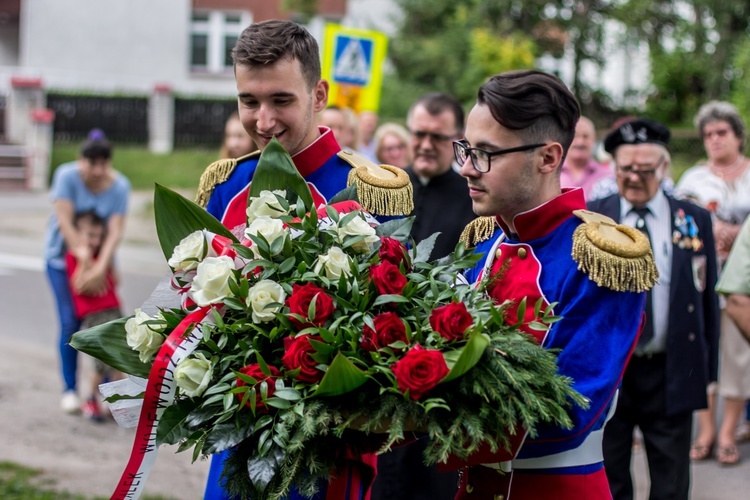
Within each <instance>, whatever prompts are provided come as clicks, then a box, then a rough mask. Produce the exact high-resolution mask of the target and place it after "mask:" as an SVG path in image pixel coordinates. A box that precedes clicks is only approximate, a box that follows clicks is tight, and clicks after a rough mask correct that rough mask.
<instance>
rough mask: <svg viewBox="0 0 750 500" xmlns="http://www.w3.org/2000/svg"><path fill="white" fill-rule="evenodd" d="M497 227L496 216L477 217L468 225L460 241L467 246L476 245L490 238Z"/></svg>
mask: <svg viewBox="0 0 750 500" xmlns="http://www.w3.org/2000/svg"><path fill="white" fill-rule="evenodd" d="M496 227H497V219H495V218H494V217H477V218H476V219H474V220H473V221H471V222H469V223H468V224H467V225H466V227H465V228H464V230H463V231H462V232H461V236H460V237H459V238H458V241H460V242H462V243H463V244H464V246H465V247H466V248H471V247H475V246H477V244H478V243H481V242H483V241H485V240H488V239H490V238H491V237H492V235H493V234H494V233H495V228H496Z"/></svg>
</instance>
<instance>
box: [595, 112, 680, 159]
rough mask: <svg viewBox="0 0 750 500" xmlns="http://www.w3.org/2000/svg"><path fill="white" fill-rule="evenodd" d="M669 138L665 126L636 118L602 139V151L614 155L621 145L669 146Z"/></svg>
mask: <svg viewBox="0 0 750 500" xmlns="http://www.w3.org/2000/svg"><path fill="white" fill-rule="evenodd" d="M670 136H671V134H670V132H669V129H668V128H667V127H666V125H662V124H661V123H659V122H655V121H654V120H649V119H647V118H636V119H635V120H631V121H629V122H625V123H623V124H622V125H620V126H619V127H617V128H616V129H615V130H613V131H612V132H610V133H609V134H608V135H607V137H605V138H604V151H606V152H607V153H609V154H614V152H615V149H617V148H618V147H619V146H621V145H623V144H645V143H651V144H661V145H662V146H666V145H667V144H669V137H670Z"/></svg>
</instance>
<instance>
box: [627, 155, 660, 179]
mask: <svg viewBox="0 0 750 500" xmlns="http://www.w3.org/2000/svg"><path fill="white" fill-rule="evenodd" d="M666 159H667V157H666V155H661V158H659V161H657V162H656V165H654V166H653V167H652V166H651V165H643V164H638V163H632V164H630V165H623V166H619V165H618V166H617V168H616V170H617V175H619V176H620V177H627V176H629V175H630V174H635V175H637V176H638V177H640V178H641V179H649V178H651V177H653V176H654V174H656V171H657V170H659V167H661V164H662V163H664V160H666ZM636 166H637V167H638V168H637V169H635V168H633V167H636Z"/></svg>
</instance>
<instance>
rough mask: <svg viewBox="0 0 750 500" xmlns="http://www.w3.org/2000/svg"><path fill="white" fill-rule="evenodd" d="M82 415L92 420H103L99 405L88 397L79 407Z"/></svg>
mask: <svg viewBox="0 0 750 500" xmlns="http://www.w3.org/2000/svg"><path fill="white" fill-rule="evenodd" d="M81 411H82V412H83V416H84V417H86V418H88V419H89V420H92V421H94V422H101V421H103V420H104V418H103V417H102V412H101V410H99V405H98V404H97V403H96V401H94V400H93V399H89V400H88V401H86V402H85V403H84V404H83V408H81Z"/></svg>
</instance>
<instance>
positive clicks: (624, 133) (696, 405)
mask: <svg viewBox="0 0 750 500" xmlns="http://www.w3.org/2000/svg"><path fill="white" fill-rule="evenodd" d="M669 138H670V132H669V129H668V128H667V127H665V126H664V125H662V124H661V123H658V122H655V121H652V120H648V119H643V118H640V119H636V120H634V121H631V122H628V123H625V124H622V125H621V126H619V127H618V128H617V129H615V130H614V131H612V132H610V134H609V135H608V136H607V137H606V139H605V141H604V148H605V149H606V150H607V152H608V153H610V154H611V155H613V160H614V162H615V172H616V178H617V186H618V189H619V192H618V193H617V194H615V195H612V196H609V197H607V198H603V199H601V200H596V201H594V202H591V203H590V204H589V208H590V209H591V210H593V211H596V212H600V213H602V214H605V215H608V216H610V217H611V218H612V219H614V220H615V221H618V222H620V223H622V224H624V225H627V226H631V227H635V228H637V229H639V230H640V231H642V232H643V233H645V234H647V235H649V237H650V240H651V247H652V249H653V253H654V259H655V261H656V267H657V269H658V271H659V282H658V283H657V285H656V286H655V287H654V288H653V289H652V290H651V291H650V292H649V295H650V297H649V300H647V304H646V308H647V310H646V321H645V324H644V328H643V332H642V333H641V336H640V338H639V340H638V344H637V346H636V349H635V352H634V354H633V357H632V358H631V360H630V362H629V363H628V365H627V369H626V370H625V375H624V377H623V382H622V388H621V389H620V397H619V399H618V402H617V410H616V412H615V414H614V416H613V417H612V419H611V420H610V422H609V423H608V424H607V427H606V429H605V431H604V465H605V469H606V471H607V478H608V479H609V484H610V488H611V489H612V495H613V497H614V498H615V500H620V499H632V498H633V481H632V478H631V475H630V461H631V450H632V445H633V430H634V428H635V427H636V426H637V427H639V428H640V430H641V433H642V434H643V440H644V444H645V449H646V455H647V457H648V463H649V475H650V478H651V492H650V495H649V497H650V498H654V499H656V498H670V499H685V500H687V498H688V496H689V489H690V439H691V433H692V427H693V411H694V410H698V409H701V408H706V407H707V404H708V401H707V399H706V388H707V386H708V384H709V383H710V382H713V381H716V378H717V365H718V361H717V359H718V347H717V346H718V336H719V316H720V315H719V304H718V299H717V295H716V293H715V292H714V288H715V285H716V274H717V270H716V251H715V247H714V239H713V230H712V225H711V216H710V214H709V212H708V211H706V210H704V209H703V208H700V207H698V206H696V205H693V204H692V203H689V202H686V201H680V200H677V199H675V198H673V197H672V196H671V195H668V194H666V193H665V192H664V190H663V189H662V188H661V187H660V186H661V182H662V180H663V179H664V178H665V177H666V176H667V172H668V170H669V160H670V157H669V151H667V144H668V143H669Z"/></svg>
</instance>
